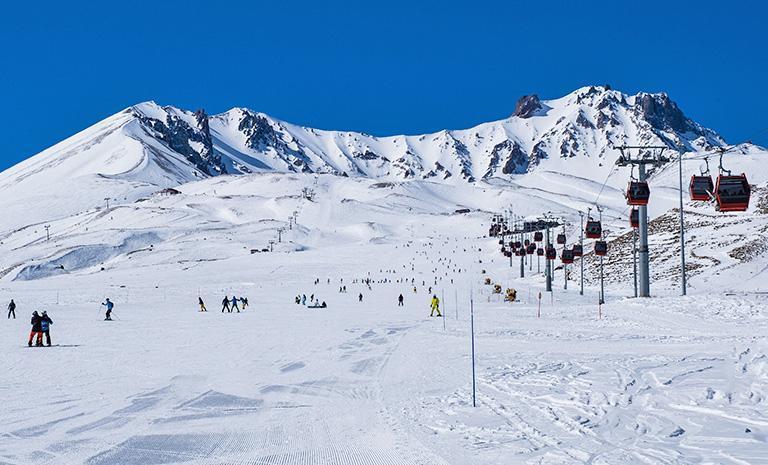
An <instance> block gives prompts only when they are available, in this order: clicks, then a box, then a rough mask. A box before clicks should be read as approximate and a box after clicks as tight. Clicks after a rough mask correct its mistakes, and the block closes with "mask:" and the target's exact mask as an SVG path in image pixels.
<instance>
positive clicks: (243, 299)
mask: <svg viewBox="0 0 768 465" xmlns="http://www.w3.org/2000/svg"><path fill="white" fill-rule="evenodd" d="M240 303H241V304H243V310H245V307H247V306H248V297H240Z"/></svg>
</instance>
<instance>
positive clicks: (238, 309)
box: [230, 296, 240, 313]
mask: <svg viewBox="0 0 768 465" xmlns="http://www.w3.org/2000/svg"><path fill="white" fill-rule="evenodd" d="M232 310H237V313H240V307H238V306H237V297H235V296H232V307H231V310H230V312H231V311H232Z"/></svg>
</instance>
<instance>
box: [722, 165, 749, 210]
mask: <svg viewBox="0 0 768 465" xmlns="http://www.w3.org/2000/svg"><path fill="white" fill-rule="evenodd" d="M750 195H751V187H750V185H749V182H748V181H747V175H746V174H742V175H740V176H723V175H722V174H721V175H720V176H718V177H717V185H716V186H715V200H716V202H717V210H718V211H721V212H743V211H746V210H747V208H749V197H750Z"/></svg>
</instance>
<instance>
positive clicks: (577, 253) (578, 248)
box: [572, 244, 584, 257]
mask: <svg viewBox="0 0 768 465" xmlns="http://www.w3.org/2000/svg"><path fill="white" fill-rule="evenodd" d="M572 250H573V256H574V257H581V256H583V255H584V247H582V245H581V244H574V245H573V249H572Z"/></svg>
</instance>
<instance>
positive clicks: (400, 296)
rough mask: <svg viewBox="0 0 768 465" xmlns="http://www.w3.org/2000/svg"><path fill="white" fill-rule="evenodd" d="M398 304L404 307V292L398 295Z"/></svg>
mask: <svg viewBox="0 0 768 465" xmlns="http://www.w3.org/2000/svg"><path fill="white" fill-rule="evenodd" d="M397 306H398V307H402V306H403V294H400V295H399V296H398V297H397Z"/></svg>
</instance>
